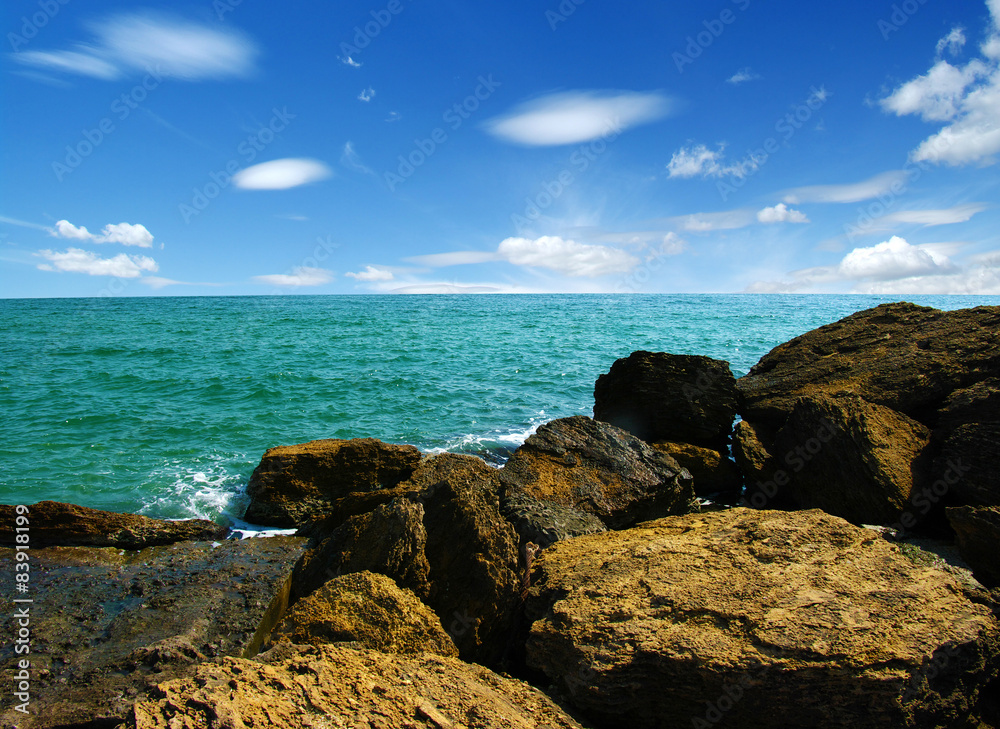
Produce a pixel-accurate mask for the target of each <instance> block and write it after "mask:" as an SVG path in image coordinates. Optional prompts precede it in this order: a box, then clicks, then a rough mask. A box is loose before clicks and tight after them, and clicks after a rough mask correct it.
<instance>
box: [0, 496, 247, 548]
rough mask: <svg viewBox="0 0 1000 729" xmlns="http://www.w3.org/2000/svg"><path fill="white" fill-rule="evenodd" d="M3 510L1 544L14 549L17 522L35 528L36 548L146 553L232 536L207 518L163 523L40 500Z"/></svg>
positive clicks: (0, 512)
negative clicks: (160, 547)
mask: <svg viewBox="0 0 1000 729" xmlns="http://www.w3.org/2000/svg"><path fill="white" fill-rule="evenodd" d="M26 508H27V509H28V513H27V514H17V513H15V507H13V506H3V505H0V544H14V543H15V536H16V534H17V531H16V526H17V523H18V522H17V517H18V516H22V517H24V518H25V522H24V523H26V524H27V525H28V528H29V529H30V535H31V546H32V548H39V547H55V546H59V547H118V548H120V549H142V548H144V547H155V546H158V545H162V544H173V543H174V542H183V541H199V540H208V541H212V540H215V539H224V538H225V536H226V534H227V533H228V532H229V529H228V528H227V527H223V526H219V525H218V524H216V523H215V522H212V521H208V520H207V519H185V520H184V521H161V520H160V519H150V518H149V517H148V516H137V515H135V514H117V513H114V512H110V511H99V510H98V509H91V508H88V507H86V506H77V505H76V504H63V503H60V502H58V501H39V502H38V503H37V504H33V505H32V506H28V507H26Z"/></svg>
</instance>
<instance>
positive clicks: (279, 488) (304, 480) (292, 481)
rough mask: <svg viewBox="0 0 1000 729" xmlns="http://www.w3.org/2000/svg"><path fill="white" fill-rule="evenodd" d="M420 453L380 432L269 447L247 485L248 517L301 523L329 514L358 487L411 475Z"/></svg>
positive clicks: (394, 482) (390, 484) (372, 487)
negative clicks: (384, 439) (374, 435)
mask: <svg viewBox="0 0 1000 729" xmlns="http://www.w3.org/2000/svg"><path fill="white" fill-rule="evenodd" d="M420 459H421V455H420V451H418V450H417V449H416V448H415V447H413V446H411V445H393V444H388V443H383V442H382V441H380V440H376V439H375V438H355V439H353V440H335V439H327V440H314V441H310V442H308V443H301V444H298V445H290V446H278V447H277V448H269V449H268V450H267V452H266V453H264V456H263V458H261V461H260V465H258V466H257V468H256V469H254V472H253V475H251V477H250V483H249V484H248V486H247V495H248V496H249V497H250V505H249V506H248V507H247V512H246V517H245V518H246V520H247V521H249V522H251V523H254V524H262V525H265V526H276V527H297V526H300V525H301V524H303V523H305V522H307V521H310V520H316V519H320V518H322V517H324V516H328V515H329V514H330V512H331V510H332V505H333V502H335V501H336V500H337V499H340V498H343V497H346V496H347V495H348V494H351V493H353V492H359V491H360V492H367V491H378V490H380V489H388V488H392V487H394V486H396V485H397V484H399V483H400V482H402V481H405V480H406V479H408V478H409V477H410V476H411V475H412V473H413V470H414V469H415V468H416V467H417V464H418V463H419V462H420Z"/></svg>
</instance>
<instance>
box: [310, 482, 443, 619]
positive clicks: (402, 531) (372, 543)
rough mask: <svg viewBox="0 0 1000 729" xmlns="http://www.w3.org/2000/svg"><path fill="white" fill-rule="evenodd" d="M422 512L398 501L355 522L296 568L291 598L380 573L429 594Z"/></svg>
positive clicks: (339, 530)
mask: <svg viewBox="0 0 1000 729" xmlns="http://www.w3.org/2000/svg"><path fill="white" fill-rule="evenodd" d="M423 519H424V508H423V506H421V505H420V504H418V503H414V502H412V501H410V500H408V499H405V498H400V499H395V500H393V501H390V502H389V503H388V504H382V505H380V506H378V507H376V508H375V510H374V511H372V512H370V513H368V514H359V515H358V516H352V517H351V518H349V519H348V520H347V521H345V522H344V523H343V524H341V525H340V526H339V527H337V528H336V529H335V530H334V531H333V532H332V533H331V534H330V535H329V536H328V537H326V539H323V540H322V541H320V542H319V543H318V544H317V545H315V546H314V547H312V548H311V549H310V550H309V551H308V552H307V553H306V554H305V555H303V557H302V559H301V560H300V561H299V563H298V564H297V565H296V566H295V573H294V575H293V577H292V598H293V600H298V599H300V598H302V597H305V596H306V595H308V594H310V593H311V592H313V591H314V590H317V589H319V588H320V587H321V586H322V585H323V584H325V583H326V582H328V581H329V580H332V579H333V578H335V577H339V576H340V575H344V574H350V573H352V572H364V571H371V572H378V573H380V574H383V575H387V576H389V577H391V578H392V579H393V580H395V581H396V582H397V583H398V584H399V585H400V586H402V587H405V588H407V589H409V590H412V591H413V592H415V593H416V594H417V595H418V596H419V597H420V598H421V599H426V598H427V596H428V595H429V593H430V565H428V563H427V557H426V556H425V554H424V549H425V547H426V545H427V531H426V530H425V529H424V524H423Z"/></svg>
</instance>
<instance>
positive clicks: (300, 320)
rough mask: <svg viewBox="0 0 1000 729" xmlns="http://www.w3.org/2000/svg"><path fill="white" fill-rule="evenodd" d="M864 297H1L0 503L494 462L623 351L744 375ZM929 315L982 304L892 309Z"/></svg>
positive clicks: (963, 301)
mask: <svg viewBox="0 0 1000 729" xmlns="http://www.w3.org/2000/svg"><path fill="white" fill-rule="evenodd" d="M893 300H898V299H894V298H891V297H874V296H816V295H810V296H789V295H773V296H771V295H648V296H647V295H625V296H605V295H539V296H525V295H517V296H501V295H479V296H290V297H220V298H202V297H197V298H168V297H159V298H94V299H2V300H0V414H2V415H0V503H7V504H13V503H29V504H30V503H35V502H36V501H40V500H43V499H54V500H59V501H69V502H74V503H77V504H83V505H86V506H92V507H95V508H101V509H109V510H115V511H127V512H138V513H143V514H147V515H150V516H155V517H161V518H184V517H193V516H199V517H207V518H214V519H227V518H229V517H239V516H241V515H242V510H243V509H244V508H245V501H244V498H243V490H244V489H245V486H246V482H247V479H248V478H249V477H250V474H251V472H252V471H253V469H254V467H255V466H256V465H257V463H258V462H259V460H260V457H261V455H262V454H263V452H264V451H265V450H266V449H267V448H269V447H271V446H276V445H282V444H290V443H300V442H303V441H307V440H312V439H316V438H354V437H363V436H373V437H376V438H381V439H382V440H384V441H388V442H399V443H412V444H414V445H416V446H418V447H419V448H421V449H422V450H425V451H428V452H441V451H454V452H463V453H474V454H478V455H481V456H483V457H484V458H486V459H487V460H489V461H490V462H492V463H495V464H498V463H501V462H502V461H503V460H504V459H505V458H506V456H507V455H508V454H509V453H510V452H511V450H512V449H514V448H516V447H517V445H518V444H520V443H521V442H523V440H524V439H525V438H526V437H527V436H528V435H529V434H530V433H531V432H532V430H533V429H534V428H536V427H537V426H538V425H539V424H541V423H544V422H546V421H548V420H551V419H554V418H559V417H564V416H568V415H575V414H587V415H590V414H591V413H592V407H593V388H594V381H595V380H596V379H597V376H598V375H600V374H601V373H603V372H606V371H607V370H608V369H609V368H610V366H611V364H612V362H614V361H615V359H617V358H619V357H624V356H627V355H628V354H629V353H630V352H632V351H633V350H637V349H648V350H653V351H666V352H673V353H677V354H704V355H708V356H710V357H717V358H720V359H725V360H728V361H729V362H730V364H731V367H732V369H733V372H734V373H735V374H736V375H737V376H740V375H743V374H745V373H746V371H747V370H748V369H749V368H750V367H751V366H752V365H753V364H754V363H755V362H757V360H758V359H759V358H760V357H761V356H762V355H764V354H765V353H766V352H767V351H768V350H770V349H771V348H772V347H774V346H776V345H777V344H780V343H781V342H784V341H786V340H788V339H790V338H792V337H794V336H796V335H798V334H801V333H803V332H805V331H807V330H809V329H812V328H815V327H817V326H820V325H822V324H826V323H829V322H832V321H835V320H837V319H839V318H841V317H843V316H846V315H848V314H850V313H852V312H855V311H859V310H861V309H865V308H868V307H871V306H875V305H877V304H879V303H883V302H886V301H893ZM907 300H910V301H914V302H915V303H920V304H926V305H929V306H935V307H938V308H942V309H957V308H963V307H967V306H978V305H983V304H1000V297H944V296H925V297H915V298H914V297H908V298H907Z"/></svg>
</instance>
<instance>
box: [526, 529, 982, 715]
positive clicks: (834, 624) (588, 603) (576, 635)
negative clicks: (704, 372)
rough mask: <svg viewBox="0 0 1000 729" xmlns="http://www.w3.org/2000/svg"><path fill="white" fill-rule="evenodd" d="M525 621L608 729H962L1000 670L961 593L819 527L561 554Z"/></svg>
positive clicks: (934, 573)
mask: <svg viewBox="0 0 1000 729" xmlns="http://www.w3.org/2000/svg"><path fill="white" fill-rule="evenodd" d="M527 613H528V615H529V617H530V618H531V619H533V620H534V622H533V624H532V627H531V631H530V636H529V639H528V645H527V657H528V663H529V665H531V666H532V667H534V668H536V669H538V670H541V671H544V672H545V674H546V675H548V676H549V677H550V678H551V679H552V680H553V681H554V682H555V684H556V685H557V686H558V687H559V688H560V689H561V690H562V691H564V692H565V693H566V695H567V696H568V697H570V699H571V701H572V702H573V703H574V704H575V705H576V706H577V707H579V708H580V709H581V710H583V711H584V712H586V714H587V715H588V716H590V717H591V718H592V719H593V721H594V723H595V724H597V725H599V726H606V727H616V726H632V727H673V726H691V725H692V723H693V722H694V725H696V726H699V724H697V722H698V721H702V722H705V724H702V725H700V726H704V725H711V726H733V727H788V726H808V727H886V726H894V727H924V726H947V725H950V724H952V723H956V725H957V723H958V722H960V721H962V720H963V718H964V717H967V716H968V715H969V713H970V712H971V711H972V709H973V704H974V702H975V701H976V700H977V699H978V697H979V693H980V691H982V690H983V687H984V686H985V685H986V684H987V682H989V681H990V680H992V678H993V677H994V676H995V674H996V671H997V666H998V653H1000V623H998V621H997V618H996V617H995V615H994V614H993V612H992V611H991V609H990V608H989V607H987V606H985V605H980V604H977V603H974V602H971V601H970V600H969V599H967V598H966V597H965V595H964V594H963V591H962V589H961V588H960V586H958V585H957V584H956V583H955V582H954V580H953V579H952V578H951V577H950V576H949V575H947V574H946V573H944V572H941V571H939V570H936V569H931V568H925V567H919V566H917V565H915V564H913V563H912V562H911V561H909V560H908V559H906V558H905V557H903V556H902V555H900V554H899V551H898V549H897V548H896V547H894V546H893V545H891V544H889V543H888V542H886V541H884V540H882V539H881V538H880V537H879V536H878V535H877V534H876V533H875V532H873V531H870V530H866V529H861V528H857V527H854V526H852V525H851V524H849V523H848V522H846V521H844V520H842V519H839V518H837V517H833V516H830V515H827V514H824V513H823V512H821V511H819V510H810V511H800V512H780V511H756V510H750V509H732V510H729V511H723V512H716V513H713V514H704V515H687V516H676V517H668V518H665V519H661V520H658V521H655V522H649V523H645V524H642V525H639V526H637V527H634V528H633V529H629V530H625V531H621V532H607V533H605V534H598V535H592V536H584V537H578V538H576V539H573V540H569V541H565V542H559V543H557V544H555V545H553V546H552V547H550V548H549V549H547V550H545V551H544V552H542V553H541V554H540V555H539V556H538V557H537V558H536V560H535V562H534V568H533V574H532V587H531V590H530V596H529V599H528V604H527Z"/></svg>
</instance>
